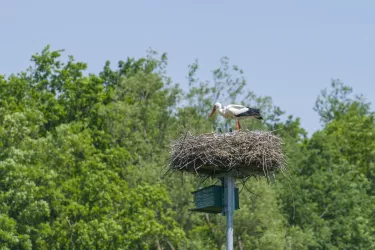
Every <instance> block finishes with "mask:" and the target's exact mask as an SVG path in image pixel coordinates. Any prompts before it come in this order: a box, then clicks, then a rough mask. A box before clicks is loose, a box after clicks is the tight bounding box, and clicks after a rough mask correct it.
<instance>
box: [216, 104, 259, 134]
mask: <svg viewBox="0 0 375 250" xmlns="http://www.w3.org/2000/svg"><path fill="white" fill-rule="evenodd" d="M216 110H217V111H218V112H219V114H220V115H221V116H223V117H224V118H231V119H234V120H236V129H237V130H240V129H241V125H240V120H245V119H250V118H256V119H258V120H262V119H263V117H262V116H261V115H260V110H259V109H254V108H249V107H246V106H242V105H238V104H230V105H227V106H224V107H223V106H222V105H221V104H220V103H219V102H217V103H215V106H214V108H213V109H212V112H211V114H210V116H209V117H211V116H212V115H213V114H214V113H215V111H216Z"/></svg>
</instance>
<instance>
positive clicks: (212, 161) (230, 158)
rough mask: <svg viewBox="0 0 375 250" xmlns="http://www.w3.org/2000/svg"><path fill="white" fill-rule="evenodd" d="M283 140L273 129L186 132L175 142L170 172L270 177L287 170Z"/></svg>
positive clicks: (172, 147) (171, 155)
mask: <svg viewBox="0 0 375 250" xmlns="http://www.w3.org/2000/svg"><path fill="white" fill-rule="evenodd" d="M282 144H283V142H282V140H281V138H279V137H277V136H276V135H274V134H273V133H272V132H266V131H248V130H240V131H235V132H231V133H225V134H217V133H209V134H201V135H197V136H194V135H192V134H190V133H189V132H187V133H186V134H184V135H183V136H181V137H180V138H179V139H177V140H175V141H173V143H172V146H171V152H170V157H171V159H170V164H169V171H182V172H188V173H192V174H197V175H203V176H210V177H220V176H224V175H231V176H234V177H235V178H239V179H240V178H247V177H250V176H265V177H269V176H271V175H273V174H274V172H275V171H277V170H281V171H282V172H284V171H286V169H285V166H286V164H285V163H286V160H285V156H284V154H283V152H282Z"/></svg>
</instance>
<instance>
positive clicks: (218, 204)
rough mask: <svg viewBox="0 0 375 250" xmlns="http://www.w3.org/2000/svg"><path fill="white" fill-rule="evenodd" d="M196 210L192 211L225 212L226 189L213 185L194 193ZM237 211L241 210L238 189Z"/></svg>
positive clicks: (235, 191)
mask: <svg viewBox="0 0 375 250" xmlns="http://www.w3.org/2000/svg"><path fill="white" fill-rule="evenodd" d="M193 194H194V203H195V208H193V209H191V211H197V212H205V213H221V212H222V211H223V204H224V202H223V200H224V188H223V187H222V186H216V185H212V186H209V187H206V188H202V189H199V190H197V191H194V192H193ZM234 203H235V209H236V210H237V209H239V208H240V205H239V199H238V188H235V189H234Z"/></svg>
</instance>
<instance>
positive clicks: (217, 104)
mask: <svg viewBox="0 0 375 250" xmlns="http://www.w3.org/2000/svg"><path fill="white" fill-rule="evenodd" d="M220 107H221V104H220V103H219V102H217V103H215V105H214V108H213V109H212V112H211V114H210V116H209V117H211V116H213V114H214V113H215V111H216V109H218V108H220Z"/></svg>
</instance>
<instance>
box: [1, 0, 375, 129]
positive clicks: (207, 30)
mask: <svg viewBox="0 0 375 250" xmlns="http://www.w3.org/2000/svg"><path fill="white" fill-rule="evenodd" d="M0 10H1V12H0V13H1V14H0V32H1V33H0V34H1V39H0V73H2V74H7V75H9V74H10V73H16V72H19V71H20V70H23V69H25V68H26V67H27V66H28V65H29V64H30V62H29V59H30V56H31V55H32V54H34V53H36V52H39V51H41V50H42V48H43V47H45V46H46V45H47V44H50V45H51V46H52V49H61V48H64V49H65V50H66V53H67V54H72V55H74V56H75V58H76V59H77V60H80V61H84V62H87V63H88V65H89V72H94V73H97V72H99V71H100V70H101V69H102V66H103V65H104V62H105V61H106V60H110V61H112V62H113V64H116V63H117V61H119V60H121V59H126V58H127V57H128V56H129V57H141V56H144V55H145V51H146V50H147V49H148V48H150V47H152V48H153V49H155V50H157V51H160V52H167V53H168V57H169V68H168V73H169V75H170V76H172V77H173V79H174V81H175V82H179V83H180V84H181V85H182V86H184V85H185V86H186V78H185V77H186V74H187V66H188V64H190V63H192V62H193V61H194V60H195V59H198V60H199V62H200V65H201V70H200V72H199V74H200V76H201V79H207V80H210V79H211V73H210V70H212V69H214V68H215V67H217V66H218V65H219V61H220V58H221V57H222V56H228V57H229V58H230V61H231V62H232V63H234V64H237V65H239V66H240V67H241V68H242V69H244V71H245V76H246V79H247V83H248V88H249V89H251V90H253V91H255V93H256V94H258V95H262V96H265V95H267V96H271V97H272V98H273V100H274V104H276V105H278V106H280V107H281V108H282V109H284V110H286V111H287V113H288V114H292V115H294V116H297V117H300V118H301V119H302V125H303V127H304V128H305V129H306V130H307V131H308V132H309V133H312V132H314V131H316V130H317V129H319V128H320V123H319V117H318V116H317V114H316V113H315V112H314V111H313V110H312V108H313V105H314V103H315V99H316V97H317V95H318V94H319V92H320V90H322V89H323V88H325V87H328V86H329V84H330V81H331V79H336V78H339V79H341V80H342V81H343V82H344V83H346V84H349V85H351V86H352V87H353V88H354V91H355V92H356V93H363V94H364V95H365V96H366V97H367V99H368V100H369V101H371V102H373V101H374V100H375V86H374V82H373V79H374V78H375V15H374V13H375V1H365V0H363V1H345V0H341V1H333V0H331V1H289V0H284V1H250V0H247V1H245V0H244V1H220V0H216V1H212V0H205V1H172V0H168V1H151V0H150V1H142V0H137V1H134V0H133V1H125V0H123V1H120V0H118V1H114V0H108V1H94V0H91V1H87V0H80V1H78V0H77V1H73V0H64V1H47V0H44V1H42V0H34V1H29V0H28V1H26V0H20V1H2V3H1V5H0ZM373 107H374V105H373Z"/></svg>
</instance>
